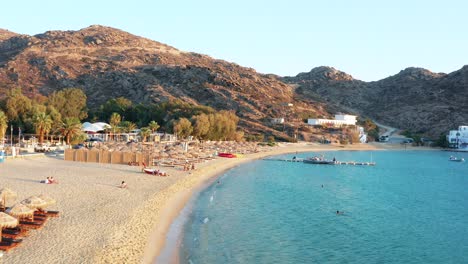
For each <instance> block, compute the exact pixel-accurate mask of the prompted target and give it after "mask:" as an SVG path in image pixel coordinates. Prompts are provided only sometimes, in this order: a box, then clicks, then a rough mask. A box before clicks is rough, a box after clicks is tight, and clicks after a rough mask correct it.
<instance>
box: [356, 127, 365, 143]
mask: <svg viewBox="0 0 468 264" xmlns="http://www.w3.org/2000/svg"><path fill="white" fill-rule="evenodd" d="M358 129H359V141H360V142H361V143H366V142H367V133H366V132H365V131H364V128H363V127H361V126H360V127H358Z"/></svg>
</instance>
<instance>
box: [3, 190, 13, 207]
mask: <svg viewBox="0 0 468 264" xmlns="http://www.w3.org/2000/svg"><path fill="white" fill-rule="evenodd" d="M15 198H16V193H15V192H14V191H12V190H11V189H9V188H2V189H0V199H1V201H0V207H5V206H6V200H7V199H15Z"/></svg>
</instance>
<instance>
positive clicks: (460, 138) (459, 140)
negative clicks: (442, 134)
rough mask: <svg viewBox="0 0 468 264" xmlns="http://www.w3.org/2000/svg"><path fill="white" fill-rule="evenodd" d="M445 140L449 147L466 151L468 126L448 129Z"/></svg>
mask: <svg viewBox="0 0 468 264" xmlns="http://www.w3.org/2000/svg"><path fill="white" fill-rule="evenodd" d="M447 141H448V143H449V146H450V147H451V148H456V149H460V150H466V151H468V126H459V127H458V130H450V132H449V134H448V135H447Z"/></svg>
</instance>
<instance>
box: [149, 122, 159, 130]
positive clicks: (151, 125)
mask: <svg viewBox="0 0 468 264" xmlns="http://www.w3.org/2000/svg"><path fill="white" fill-rule="evenodd" d="M148 128H149V129H150V130H151V133H154V132H156V130H158V128H159V124H158V123H157V122H156V121H154V120H153V121H151V122H149V124H148Z"/></svg>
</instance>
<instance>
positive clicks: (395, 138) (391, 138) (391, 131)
mask: <svg viewBox="0 0 468 264" xmlns="http://www.w3.org/2000/svg"><path fill="white" fill-rule="evenodd" d="M372 121H373V122H374V123H375V124H376V125H377V126H378V127H380V128H384V129H385V132H384V133H381V134H380V136H388V141H387V142H383V143H389V144H400V143H403V142H404V141H405V140H407V139H408V138H407V137H405V136H403V135H400V134H399V133H400V130H399V129H398V128H395V127H390V126H386V125H383V124H380V123H378V122H375V121H374V120H372Z"/></svg>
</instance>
